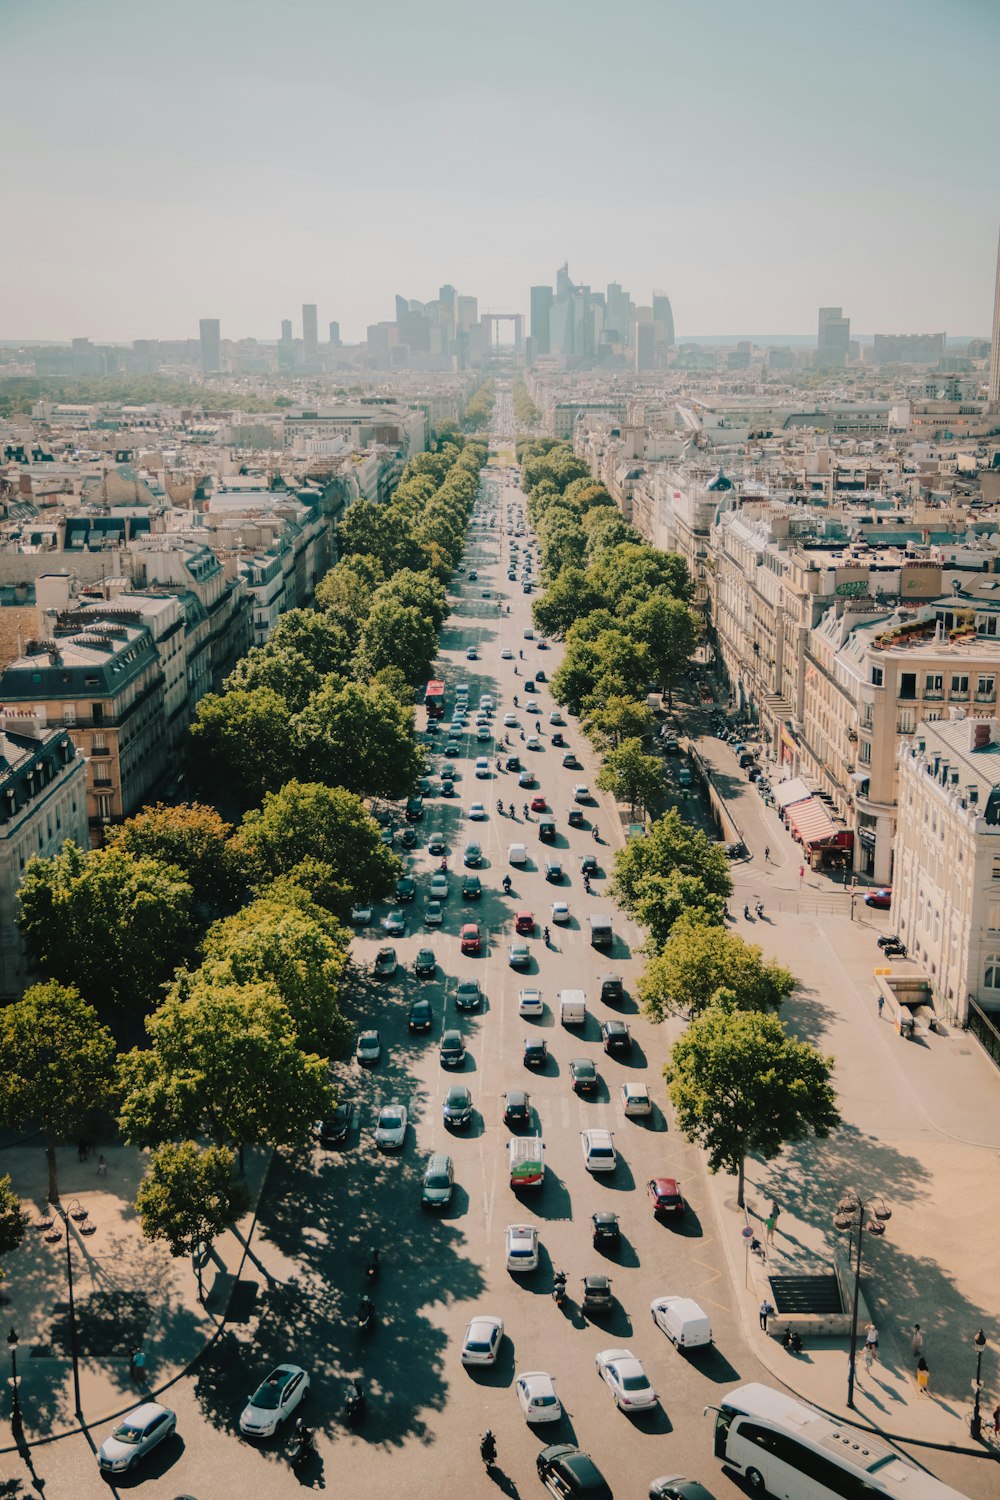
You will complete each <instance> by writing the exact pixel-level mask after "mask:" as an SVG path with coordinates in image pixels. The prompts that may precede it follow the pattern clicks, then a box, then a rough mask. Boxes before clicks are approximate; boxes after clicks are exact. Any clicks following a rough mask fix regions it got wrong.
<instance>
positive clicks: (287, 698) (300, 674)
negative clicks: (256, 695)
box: [223, 643, 322, 713]
mask: <svg viewBox="0 0 1000 1500" xmlns="http://www.w3.org/2000/svg"><path fill="white" fill-rule="evenodd" d="M321 681H322V678H321V677H320V675H319V673H318V672H317V670H316V668H315V667H314V666H313V665H312V663H311V662H309V661H307V660H306V658H305V657H304V656H303V655H302V653H301V651H294V650H292V649H291V647H288V646H286V647H285V648H284V649H283V650H282V649H281V648H280V647H277V648H276V647H273V646H271V644H270V643H268V645H266V646H251V648H250V650H249V651H248V652H247V654H246V656H244V657H242V658H241V660H240V661H238V662H237V663H236V666H235V667H234V668H233V670H232V671H231V672H230V674H229V676H228V677H227V678H226V680H225V683H224V684H223V686H224V687H225V690H226V692H227V693H253V692H256V690H257V689H258V688H264V689H266V690H267V691H268V692H272V693H274V694H275V695H276V696H277V697H278V698H280V699H281V701H282V702H283V703H284V705H285V711H286V713H298V711H299V709H300V708H303V707H304V706H305V705H306V704H307V703H308V702H309V699H310V697H311V696H312V694H313V693H315V691H316V689H317V688H318V687H319V685H320V682H321Z"/></svg>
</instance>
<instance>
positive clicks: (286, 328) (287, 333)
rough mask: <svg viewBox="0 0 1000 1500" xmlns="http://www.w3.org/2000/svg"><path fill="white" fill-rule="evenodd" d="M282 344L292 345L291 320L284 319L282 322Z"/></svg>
mask: <svg viewBox="0 0 1000 1500" xmlns="http://www.w3.org/2000/svg"><path fill="white" fill-rule="evenodd" d="M281 342H282V343H283V344H290V343H291V342H292V320H291V318H282V320H281Z"/></svg>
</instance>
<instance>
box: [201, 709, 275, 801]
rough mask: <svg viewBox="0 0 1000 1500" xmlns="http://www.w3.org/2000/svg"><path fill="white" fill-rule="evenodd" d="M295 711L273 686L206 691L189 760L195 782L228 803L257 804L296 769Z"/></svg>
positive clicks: (216, 799) (209, 793)
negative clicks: (291, 713)
mask: <svg viewBox="0 0 1000 1500" xmlns="http://www.w3.org/2000/svg"><path fill="white" fill-rule="evenodd" d="M292 760H293V740H292V728H291V724H290V722H289V709H288V705H287V704H286V703H285V701H284V700H283V699H282V698H280V697H279V696H278V694H277V693H276V692H274V691H273V689H271V688H265V687H258V688H255V689H253V691H252V692H243V691H242V690H236V691H233V692H229V693H226V694H224V695H223V696H221V697H220V696H219V695H218V694H217V693H206V695H205V696H204V698H202V699H201V701H200V702H199V704H198V707H197V708H196V709H195V714H194V720H193V722H192V724H191V729H190V732H189V738H188V745H187V753H186V761H187V770H188V774H189V776H190V778H191V781H192V783H193V785H194V786H195V787H196V788H197V789H198V790H199V791H201V792H203V793H204V795H206V796H208V797H210V798H212V799H213V800H215V801H218V802H221V803H222V804H223V805H224V806H234V807H237V808H239V809H243V808H247V807H253V806H255V805H256V804H257V803H258V802H259V801H260V800H261V798H262V797H263V795H264V793H265V792H268V791H274V790H276V789H277V788H278V787H279V786H281V785H282V784H283V783H284V782H285V781H287V780H288V777H289V775H290V773H291V769H292Z"/></svg>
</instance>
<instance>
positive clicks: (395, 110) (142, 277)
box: [0, 0, 1000, 343]
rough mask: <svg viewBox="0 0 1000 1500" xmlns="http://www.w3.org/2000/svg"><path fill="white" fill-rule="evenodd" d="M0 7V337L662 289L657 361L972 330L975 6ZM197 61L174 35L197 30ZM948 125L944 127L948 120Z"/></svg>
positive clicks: (988, 71) (119, 2)
mask: <svg viewBox="0 0 1000 1500" xmlns="http://www.w3.org/2000/svg"><path fill="white" fill-rule="evenodd" d="M941 17H942V12H941V9H940V6H939V5H938V4H936V3H935V0H882V3H881V4H880V5H878V6H872V5H871V4H869V3H867V0H842V4H841V5H840V6H839V7H838V10H837V18H836V25H831V24H830V12H829V10H828V9H827V8H826V7H820V6H816V7H812V6H803V5H802V4H801V0H761V3H760V4H758V5H757V6H754V7H747V6H746V5H745V4H742V3H737V0H716V3H715V4H714V5H713V6H712V7H705V6H704V5H703V4H701V3H699V0H630V3H629V4H627V5H626V6H625V7H623V8H622V9H621V10H619V11H618V12H616V13H614V15H613V16H612V15H610V14H609V12H608V11H607V9H606V7H604V6H603V5H598V4H597V0H548V3H546V4H545V5H544V6H539V5H538V4H537V3H536V0H508V3H507V4H506V5H505V6H504V7H503V8H502V10H495V11H494V10H486V9H482V10H480V9H479V8H478V7H469V6H468V5H467V4H463V3H462V0H426V3H425V5H424V6H422V7H421V8H420V10H419V11H414V9H413V8H412V6H410V5H409V4H408V3H407V0H374V3H373V4H371V5H369V6H365V7H355V6H347V5H344V4H336V3H334V4H333V5H330V4H329V3H327V0H285V3H283V4H282V5H281V6H276V5H275V4H274V0H215V3H214V4H213V5H210V6H205V5H203V4H198V5H195V4H194V3H193V0H175V3H174V4H173V5H172V6H169V7H136V6H134V5H132V4H126V3H125V0H94V4H92V5H90V6H88V7H86V8H80V7H79V6H78V5H75V4H72V3H70V0H47V3H46V4H45V5H44V6H29V5H21V6H14V5H7V6H3V7H0V46H2V47H3V49H4V52H5V55H7V56H8V57H11V58H17V59H22V60H26V59H31V60H32V65H31V66H27V65H25V66H18V67H16V68H11V69H8V74H7V77H6V79H5V85H4V91H3V95H2V97H0V128H3V131H4V138H5V139H7V140H8V141H11V142H13V141H16V143H17V145H16V149H13V150H11V151H9V152H8V153H7V160H6V161H5V174H4V200H5V204H6V206H7V209H8V217H9V218H10V220H11V223H12V224H13V225H14V226H15V227H16V232H12V233H10V234H8V236H7V238H6V241H5V244H4V250H3V274H2V276H0V337H2V338H4V339H5V340H10V339H14V340H21V339H29V338H38V339H69V338H71V337H74V336H82V335H87V336H90V337H92V338H95V339H103V340H107V341H114V342H122V341H129V340H132V339H135V338H164V339H171V338H186V337H192V336H194V337H197V334H198V324H199V320H200V319H201V318H213V319H214V318H218V319H219V320H220V322H221V325H222V330H223V336H224V337H225V336H227V335H231V334H233V333H240V334H242V333H246V334H252V335H254V336H256V337H259V338H263V337H267V338H277V337H278V336H279V331H280V326H281V320H282V319H283V318H288V317H293V318H294V319H295V321H296V327H298V318H299V316H300V310H301V308H302V306H303V304H304V303H305V304H307V305H316V306H317V308H318V309H319V320H320V322H319V326H320V327H322V328H324V329H325V327H326V326H327V323H328V321H329V320H330V319H335V320H336V321H338V322H339V324H340V327H341V337H342V338H343V340H344V342H349V343H354V342H356V341H357V340H358V339H360V338H363V337H364V332H365V329H366V327H367V326H368V325H369V324H372V323H376V322H379V321H381V320H385V319H386V318H388V317H391V308H392V299H393V297H394V295H395V294H397V293H398V294H400V295H402V296H404V297H407V298H410V297H415V298H418V299H423V298H429V297H433V296H434V295H436V289H437V287H438V286H439V285H440V284H441V283H442V282H450V283H454V285H456V286H460V287H462V288H464V289H467V290H468V292H470V293H471V294H474V295H476V296H478V298H479V305H480V309H481V310H483V311H498V312H499V311H512V312H521V313H524V314H527V313H528V312H529V300H528V299H529V288H530V287H531V286H532V285H535V284H536V283H538V282H539V281H540V280H543V279H544V278H545V277H546V276H548V275H549V274H550V273H551V269H552V268H554V267H556V266H558V265H560V264H561V263H562V262H563V261H565V260H566V258H567V256H568V257H569V261H570V267H571V271H572V273H573V275H574V277H575V278H576V279H578V280H579V281H580V282H582V283H584V284H589V285H591V286H593V287H595V288H597V287H604V286H606V285H607V284H608V283H609V282H616V281H617V282H620V283H621V285H622V286H624V287H625V288H626V290H628V291H629V292H630V293H631V295H632V297H633V299H635V300H636V301H637V302H640V301H642V302H646V301H648V299H649V297H650V294H651V291H652V289H654V288H660V287H662V288H664V289H665V290H666V291H667V293H668V294H669V296H670V298H671V301H672V304H673V310H674V317H675V322H676V333H677V337H678V338H685V337H691V336H692V333H693V332H694V331H698V330H700V331H701V332H702V333H703V334H709V335H711V334H720V333H726V332H727V331H729V330H731V329H736V328H746V327H751V328H752V327H757V328H765V329H779V330H780V329H782V328H788V329H794V330H797V331H801V332H802V333H803V334H805V333H806V332H807V331H808V330H810V329H812V328H815V326H816V315H817V309H818V308H819V307H821V306H842V307H843V308H844V310H845V315H846V316H849V317H850V320H851V326H852V328H856V329H867V330H869V331H871V332H885V333H909V332H925V331H926V332H933V331H935V330H939V329H947V330H949V331H951V330H956V331H958V332H960V333H962V334H966V335H970V336H976V335H980V334H988V333H989V330H990V326H991V320H992V307H993V282H994V270H995V254H996V237H997V221H998V217H1000V157H998V154H997V152H996V149H995V142H996V141H997V140H998V139H1000V94H998V91H997V90H996V87H995V79H994V73H995V59H996V57H997V55H998V45H1000V7H996V6H993V5H988V4H983V3H981V0H955V3H954V4H953V5H952V6H951V7H950V8H949V10H948V13H947V24H942V19H941ZM192 39H196V40H192ZM956 110H958V112H959V122H958V125H957V127H956Z"/></svg>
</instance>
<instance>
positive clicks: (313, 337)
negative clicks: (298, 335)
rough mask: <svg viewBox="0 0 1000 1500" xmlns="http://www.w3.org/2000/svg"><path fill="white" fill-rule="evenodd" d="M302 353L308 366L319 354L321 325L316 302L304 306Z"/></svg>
mask: <svg viewBox="0 0 1000 1500" xmlns="http://www.w3.org/2000/svg"><path fill="white" fill-rule="evenodd" d="M302 353H303V354H304V355H305V359H306V363H307V364H309V363H311V362H312V361H313V360H315V359H316V357H317V355H318V354H319V323H318V321H317V318H316V304H315V302H303V304H302Z"/></svg>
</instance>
